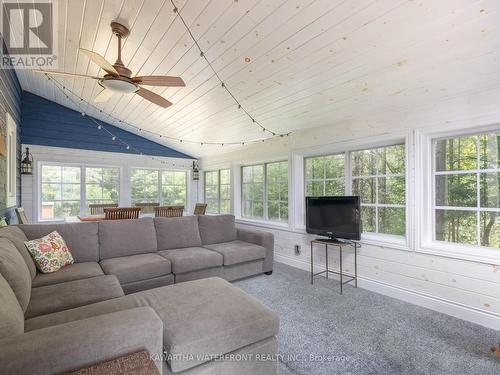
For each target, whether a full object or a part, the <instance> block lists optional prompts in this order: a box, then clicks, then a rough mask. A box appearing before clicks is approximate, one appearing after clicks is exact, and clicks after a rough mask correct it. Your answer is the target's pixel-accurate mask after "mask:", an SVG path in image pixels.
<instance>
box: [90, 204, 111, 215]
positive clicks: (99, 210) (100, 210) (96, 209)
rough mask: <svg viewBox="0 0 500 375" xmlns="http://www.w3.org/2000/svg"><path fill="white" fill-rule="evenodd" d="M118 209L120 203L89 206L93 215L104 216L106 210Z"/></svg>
mask: <svg viewBox="0 0 500 375" xmlns="http://www.w3.org/2000/svg"><path fill="white" fill-rule="evenodd" d="M114 207H118V203H92V204H89V209H90V214H91V215H102V214H104V209H105V208H114Z"/></svg>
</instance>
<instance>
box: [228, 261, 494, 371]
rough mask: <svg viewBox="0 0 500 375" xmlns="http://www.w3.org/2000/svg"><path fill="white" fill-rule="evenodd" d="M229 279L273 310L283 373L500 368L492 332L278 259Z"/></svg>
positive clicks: (482, 369) (485, 369) (492, 369)
mask: <svg viewBox="0 0 500 375" xmlns="http://www.w3.org/2000/svg"><path fill="white" fill-rule="evenodd" d="M235 285H237V286H238V287H240V288H241V289H243V290H245V291H246V292H248V293H249V294H251V295H253V296H255V297H257V298H258V299H259V300H260V301H262V302H263V303H264V304H266V305H267V306H269V307H270V308H271V309H273V310H274V311H276V312H277V313H278V314H279V315H280V318H281V323H280V335H279V352H280V354H282V355H283V359H282V361H281V362H280V374H282V375H289V374H290V375H292V374H293V375H297V374H298V375H314V374H329V375H330V374H363V375H364V374H456V375H462V374H474V375H479V374H481V375H486V374H496V375H499V374H500V357H495V356H494V355H493V354H492V353H491V352H490V347H491V346H493V345H494V344H496V343H498V341H499V340H500V332H499V331H494V330H490V329H487V328H484V327H482V326H479V325H476V324H473V323H469V322H466V321H463V320H460V319H456V318H453V317H450V316H448V315H444V314H440V313H437V312H435V311H432V310H428V309H425V308H422V307H419V306H415V305H412V304H409V303H406V302H403V301H399V300H397V299H393V298H390V297H386V296H383V295H380V294H377V293H373V292H370V291H367V290H363V289H359V288H358V289H354V288H353V287H350V286H346V287H345V292H344V295H343V296H340V295H339V294H338V282H337V281H335V280H326V279H325V278H322V277H319V278H316V279H315V283H314V286H311V285H310V283H309V274H308V273H307V272H305V271H302V270H298V269H296V268H292V267H289V266H286V265H283V264H276V265H275V269H274V273H273V275H272V276H265V275H262V276H257V277H253V278H248V279H245V280H240V281H237V282H236V283H235ZM310 354H314V355H317V357H315V358H313V359H312V360H311V358H310V357H309V355H310Z"/></svg>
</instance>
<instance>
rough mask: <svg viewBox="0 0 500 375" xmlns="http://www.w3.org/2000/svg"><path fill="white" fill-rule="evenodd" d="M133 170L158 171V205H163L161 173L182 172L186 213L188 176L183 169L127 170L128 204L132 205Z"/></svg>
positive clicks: (144, 168)
mask: <svg viewBox="0 0 500 375" xmlns="http://www.w3.org/2000/svg"><path fill="white" fill-rule="evenodd" d="M134 170H148V171H158V185H157V186H158V202H159V203H160V205H163V196H162V194H163V189H162V187H163V183H162V172H182V173H184V177H185V183H186V194H185V200H184V210H185V211H186V208H187V207H188V197H189V186H188V185H189V184H188V182H189V175H188V171H187V170H184V169H165V168H151V167H149V168H148V167H134V166H131V167H130V168H129V183H130V186H129V188H130V204H131V205H132V204H133V202H134V198H133V197H132V173H133V172H134Z"/></svg>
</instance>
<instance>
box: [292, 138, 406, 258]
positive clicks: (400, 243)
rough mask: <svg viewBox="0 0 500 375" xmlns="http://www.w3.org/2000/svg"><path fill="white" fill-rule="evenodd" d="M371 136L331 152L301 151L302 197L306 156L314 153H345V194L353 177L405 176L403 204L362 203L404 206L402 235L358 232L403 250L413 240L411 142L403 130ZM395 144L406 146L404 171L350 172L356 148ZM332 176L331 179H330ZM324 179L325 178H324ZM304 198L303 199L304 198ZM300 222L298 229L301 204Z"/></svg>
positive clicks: (364, 239)
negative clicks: (388, 135) (369, 139)
mask: <svg viewBox="0 0 500 375" xmlns="http://www.w3.org/2000/svg"><path fill="white" fill-rule="evenodd" d="M375 138H376V139H375V140H374V142H367V141H365V142H349V143H345V144H343V145H342V146H343V147H341V148H339V149H337V150H332V151H331V152H328V150H323V152H321V153H313V152H311V151H309V152H308V153H304V154H303V155H302V165H303V170H302V185H303V197H304V198H305V197H306V196H307V195H306V194H307V188H306V184H307V181H308V180H306V159H308V158H315V157H326V156H332V155H344V177H342V178H343V179H344V186H345V195H350V194H352V185H353V184H352V181H353V180H355V179H361V178H375V180H376V184H377V186H378V182H377V178H378V177H391V176H395V177H404V178H405V194H406V195H405V204H404V205H399V204H379V203H373V204H370V203H365V204H362V206H370V207H395V208H404V209H405V235H404V236H397V235H391V234H386V233H378V232H364V233H362V234H361V238H362V242H365V243H369V244H373V245H378V246H384V245H386V244H391V245H393V246H394V247H396V248H398V249H402V250H410V244H411V241H412V233H411V227H410V220H411V215H410V210H411V206H410V205H409V203H408V202H409V196H410V193H411V191H410V189H411V186H410V171H411V168H410V166H411V160H410V155H411V153H410V152H411V150H410V147H411V142H410V135H409V134H408V133H405V135H404V136H402V137H396V138H385V137H380V138H377V137H375ZM397 145H404V146H405V172H404V173H397V174H393V173H392V174H391V173H390V174H385V175H378V174H376V175H363V176H353V174H352V168H351V164H352V162H351V154H352V153H353V152H356V151H364V150H372V149H378V148H383V147H391V146H397ZM337 179H341V177H338V178H337ZM329 180H331V179H329ZM323 181H327V180H323ZM376 194H377V195H378V189H377V191H376ZM304 201H305V199H304ZM303 213H304V215H303V216H304V217H303V219H302V220H303V222H302V223H301V225H297V226H296V228H298V229H300V230H304V231H305V208H303ZM376 226H377V227H378V219H377V221H376Z"/></svg>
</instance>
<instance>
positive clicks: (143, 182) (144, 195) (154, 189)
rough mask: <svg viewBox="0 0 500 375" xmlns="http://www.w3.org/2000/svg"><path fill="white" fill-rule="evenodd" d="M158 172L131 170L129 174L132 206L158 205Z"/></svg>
mask: <svg viewBox="0 0 500 375" xmlns="http://www.w3.org/2000/svg"><path fill="white" fill-rule="evenodd" d="M158 176H159V172H158V171H156V170H153V169H133V170H132V172H131V174H130V179H131V186H132V204H136V203H159V202H160V188H159V180H158Z"/></svg>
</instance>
